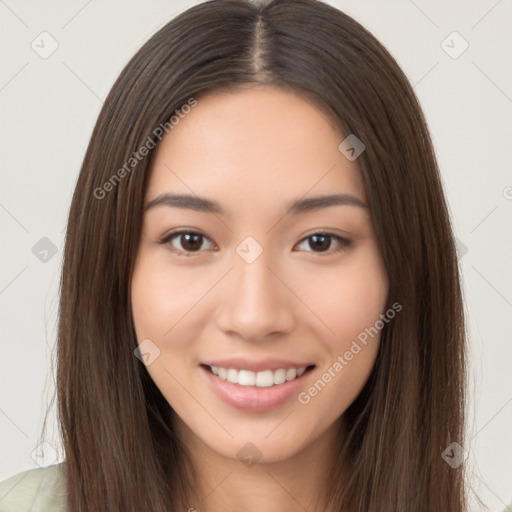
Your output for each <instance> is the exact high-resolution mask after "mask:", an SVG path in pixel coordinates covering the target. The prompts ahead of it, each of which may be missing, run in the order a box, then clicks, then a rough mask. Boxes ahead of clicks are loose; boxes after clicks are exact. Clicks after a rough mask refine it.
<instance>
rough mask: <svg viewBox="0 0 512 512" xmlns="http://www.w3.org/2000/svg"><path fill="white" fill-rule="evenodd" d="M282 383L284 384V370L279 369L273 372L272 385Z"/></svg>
mask: <svg viewBox="0 0 512 512" xmlns="http://www.w3.org/2000/svg"><path fill="white" fill-rule="evenodd" d="M283 382H286V370H284V369H283V368H281V369H280V370H276V371H275V372H274V384H282V383H283Z"/></svg>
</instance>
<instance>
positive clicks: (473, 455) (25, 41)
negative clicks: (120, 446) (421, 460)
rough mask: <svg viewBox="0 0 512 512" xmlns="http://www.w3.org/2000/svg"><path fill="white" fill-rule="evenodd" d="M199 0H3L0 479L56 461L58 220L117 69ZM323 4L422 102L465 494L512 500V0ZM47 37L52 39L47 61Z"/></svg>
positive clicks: (62, 219)
mask: <svg viewBox="0 0 512 512" xmlns="http://www.w3.org/2000/svg"><path fill="white" fill-rule="evenodd" d="M195 3H198V2H193V1H191V0H190V1H187V2H186V1H169V0H167V1H164V0H152V1H148V2H142V1H134V0H131V1H120V0H104V1H102V2H100V1H98V0H90V1H85V0H72V1H66V2H65V1H64V0H60V1H57V0H49V1H45V2H39V1H36V0H26V1H15V0H0V22H1V28H2V29H1V30H0V55H1V63H0V108H1V122H0V129H1V137H0V141H1V155H2V161H1V176H2V187H1V189H0V225H1V230H2V249H1V253H0V254H1V261H0V306H1V319H2V336H1V361H0V378H1V381H0V431H1V436H0V461H1V466H0V480H4V479H5V478H7V477H9V476H11V475H13V474H15V473H17V472H20V471H23V470H25V469H29V468H32V467H38V464H41V465H44V464H50V463H53V462H55V461H56V460H62V449H61V446H60V443H59V436H58V430H57V429H56V422H55V408H52V409H51V414H50V416H49V420H50V424H49V431H48V435H47V436H46V438H45V440H46V442H48V443H49V444H48V445H47V446H46V449H45V450H44V452H45V453H44V457H42V458H41V456H40V454H39V452H40V450H36V451H35V452H34V450H35V449H36V446H37V444H38V438H39V434H40V429H41V427H42V419H43V412H44V411H45V409H46V408H47V407H48V406H49V403H50V398H51V396H52V394H53V390H54V385H53V383H54V376H53V375H54V373H53V369H52V352H51V351H52V349H53V347H54V345H55V333H56V319H57V304H58V302H57V300H58V286H59V278H60V270H61V259H62V250H63V241H64V240H63V235H64V231H63V230H64V227H65V224H66V216H67V211H68V208H69V204H70V199H71V195H72V192H73V188H74V184H75V180H76V178H77V175H78V171H79V168H80V164H81V160H82V158H83V155H84V151H85V149H86V146H87V143H88V140H89V137H90V134H91V132H92V128H93V126H94V123H95V121H96V118H97V115H98V113H99V110H100V107H101V105H102V100H103V99H104V98H105V97H106V95H107V93H108V91H109V89H110V87H111V85H112V84H113V81H114V80H115V78H116V77H117V75H118V74H119V72H120V71H121V69H122V67H123V66H124V65H125V64H126V62H127V61H128V59H129V58H130V57H131V56H132V55H133V54H134V53H135V51H136V50H137V49H138V48H139V47H140V46H141V45H142V44H143V42H145V41H146V40H147V39H148V38H149V37H150V36H151V35H152V34H153V33H154V32H155V31H156V30H157V29H158V28H159V27H160V26H162V25H163V24H165V23H166V22H167V21H169V20H170V19H171V18H172V17H173V16H174V15H176V14H177V13H179V12H181V11H182V10H184V9H185V8H186V7H189V6H191V5H193V4H195ZM329 3H331V4H332V5H334V6H336V7H338V8H340V9H342V10H343V11H345V12H346V13H347V14H349V15H351V16H353V17H355V18H356V19H357V20H358V21H359V22H361V23H362V24H363V25H364V26H365V27H367V28H368V29H369V30H370V31H372V32H373V33H374V34H375V35H376V36H377V38H378V39H379V40H380V41H381V42H382V43H383V44H384V45H385V46H386V47H387V48H388V49H389V51H390V52H391V53H392V54H393V55H394V57H395V58H396V59H397V61H398V63H399V64H400V65H401V66H402V68H403V70H404V71H405V73H406V74H407V76H408V77H409V79H410V81H411V83H412V84H413V85H414V88H415V91H416V94H417V95H418V97H419V99H420V102H421V104H422V106H423V108H424V111H425V114H426V117H427V120H428V123H429V127H430V130H431V133H432V137H433V140H434V144H435V149H436V153H437V156H438V159H439V164H440V167H441V170H442V175H443V180H444V184H445V190H446V194H447V197H448V200H449V203H450V207H451V210H452V214H453V220H454V224H455V227H456V235H457V238H458V239H459V241H460V242H459V249H460V264H461V268H462V272H463V278H464V286H465V294H466V309H467V313H468V318H469V328H470V342H471V354H470V357H471V360H470V364H471V371H472V374H471V384H470V390H469V391H470V399H471V403H470V410H469V429H470V430H469V431H470V434H469V438H470V439H469V440H468V443H467V444H466V445H465V446H464V448H465V449H466V450H467V457H468V460H469V462H470V474H471V487H472V490H473V492H472V495H473V496H475V495H478V496H479V497H480V499H481V500H482V501H483V502H484V503H485V504H486V505H487V506H488V510H502V509H503V508H504V507H505V505H506V504H507V503H509V502H512V437H511V435H510V432H511V431H512V403H511V402H512V385H511V384H512V377H511V374H512V372H511V371H510V366H511V360H512V343H511V336H510V332H511V328H512V315H511V313H512V287H511V276H512V270H511V265H510V254H511V248H512V247H511V245H512V240H511V237H510V231H511V230H510V228H511V224H512V223H511V222H510V220H511V214H512V173H511V163H512V152H511V151H510V146H511V141H512V124H511V122H510V121H511V113H512V67H511V66H510V63H511V62H512V30H511V28H512V27H511V20H512V1H511V0H500V1H496V0H480V1H451V2H445V1H441V0H435V1H433V0H431V1H427V0H415V1H412V0H394V1H382V0H381V1H377V0H372V1H369V0H364V1H361V0H359V1H357V0H336V1H331V2H329ZM42 32H48V33H49V34H50V35H49V36H48V35H40V34H41V33H42ZM453 32H457V34H453ZM53 40H55V41H56V43H54V42H53ZM41 41H43V42H41ZM33 42H34V43H33ZM32 44H33V45H34V46H35V48H37V49H38V51H39V53H37V52H36V51H35V50H34V49H33V48H32V46H31V45H32ZM52 44H58V47H57V49H56V50H55V51H54V53H53V54H51V55H50V56H47V58H42V56H41V55H40V53H41V52H44V51H49V50H51V45H52ZM466 45H468V47H467V49H466V50H465V51H463V52H462V50H464V48H465V46H466ZM461 52H462V53H461ZM459 53H460V55H459ZM44 237H46V238H48V239H49V240H50V241H51V243H52V244H53V245H54V246H55V249H56V254H55V255H52V253H51V251H50V252H49V253H47V254H45V253H42V252H41V247H42V246H40V245H36V244H43V245H44V244H48V241H43V242H40V240H41V239H42V238H44ZM34 246H35V247H36V248H35V249H33V248H34ZM45 258H46V260H47V261H42V260H41V259H43V260H44V259H45ZM473 507H474V508H473V509H474V510H480V508H479V507H478V506H477V504H476V503H475V504H474V506H473Z"/></svg>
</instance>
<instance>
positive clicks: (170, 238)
mask: <svg viewBox="0 0 512 512" xmlns="http://www.w3.org/2000/svg"><path fill="white" fill-rule="evenodd" d="M205 241H209V242H211V240H210V239H209V238H207V237H206V236H205V235H203V234H202V233H197V232H195V231H178V232H174V233H169V234H168V235H166V236H165V237H164V238H163V239H162V240H160V242H159V243H161V244H167V245H169V246H170V249H171V250H172V251H174V252H177V253H178V254H184V255H186V256H191V255H192V254H193V253H195V252H201V248H203V246H204V242H205ZM212 245H213V244H212Z"/></svg>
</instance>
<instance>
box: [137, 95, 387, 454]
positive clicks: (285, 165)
mask: <svg viewBox="0 0 512 512" xmlns="http://www.w3.org/2000/svg"><path fill="white" fill-rule="evenodd" d="M344 139H345V135H343V134H342V133H341V132H340V131H339V130H338V129H337V128H336V127H335V126H334V125H333V124H332V123H331V122H330V121H329V120H328V118H327V117H326V116H325V115H324V114H323V113H322V112H321V111H320V110H319V109H318V108H316V107H315V106H313V104H312V103H310V102H308V101H306V100H305V99H303V98H302V97H300V96H298V95H296V94H294V93H292V92H287V91H283V90H278V89H274V88H269V87H253V88H246V89H243V90H241V91H237V92H229V93H226V92H224V93H220V92H218V93H210V94H209V95H207V96H204V97H201V98H199V99H198V104H197V106H195V108H193V109H192V110H191V112H190V113H188V114H187V115H186V116H184V117H183V118H182V119H181V120H180V122H179V124H177V125H175V126H174V128H173V130H172V131H170V132H169V134H168V135H167V136H166V138H164V139H163V140H162V141H161V142H160V144H159V145H158V146H157V148H156V149H155V153H154V155H153V157H152V162H151V169H150V176H149V182H148V188H147V193H146V197H145V204H146V209H145V211H144V218H143V231H142V235H141V239H140V244H139V247H138V254H137V258H136V264H135V267H134V272H133V276H132V288H131V294H132V297H131V299H132V308H133V309H132V313H133V320H134V324H135V330H136V335H137V339H138V342H139V344H142V345H141V352H143V353H146V354H147V356H146V361H145V364H146V368H147V371H148V372H149V374H150V376H151V378H152V379H153V381H154V382H155V384H156V385H157V386H158V388H159V389H160V391H161V392H162V394H163V395H164V397H165V398H166V399H167V401H168V402H169V404H170V405H171V406H172V408H173V410H174V412H175V413H176V415H177V420H178V422H179V425H180V428H181V432H182V433H183V435H184V436H186V437H187V438H188V439H195V440H200V441H202V443H204V444H203V446H204V445H206V446H207V447H208V448H209V449H211V450H213V451H215V452H216V453H217V454H218V455H221V456H223V457H228V458H230V459H236V458H241V457H243V456H245V455H249V456H253V457H258V458H259V457H261V459H260V461H261V462H264V461H277V460H281V461H282V460H285V459H287V458H290V457H292V456H293V455H296V454H299V452H301V451H302V450H305V449H306V448H308V447H309V446H311V445H312V443H314V442H319V441H320V440H322V439H323V438H325V437H326V436H328V435H329V433H332V432H333V429H334V428H335V427H336V425H338V423H339V421H341V420H342V415H343V413H344V411H345V410H346V409H347V407H348V406H349V405H350V404H351V403H352V402H353V401H354V400H355V398H356V397H357V395H358V394H359V392H360V391H361V389H362V388H363V386H364V384H365V382H366V381H367V379H368V377H369V374H370V372H371V369H372V367H373V364H374V362H375V358H376V355H377V351H378V346H379V337H380V331H379V329H378V327H379V326H381V324H382V323H383V322H382V321H381V320H380V319H381V318H382V316H381V314H383V313H384V306H385V301H386V296H387V291H388V282H387V276H386V271H385V268H384V265H383V261H382V258H381V254H380V252H379V249H378V245H377V242H376V238H375V234H374V230H373V225H372V220H371V216H370V212H369V210H368V208H367V206H366V196H365V190H364V186H363V180H362V177H361V175H360V171H359V169H358V166H357V160H354V161H351V160H349V159H347V158H346V157H345V155H344V154H342V153H341V152H340V150H339V149H338V146H339V145H340V143H341V142H342V141H343V140H344ZM333 195H337V196H339V197H338V198H334V199H332V198H331V199H330V200H328V201H324V202H321V201H315V200H314V198H322V197H323V198H325V196H333ZM175 196H186V197H181V198H176V197H175ZM208 201H210V202H211V203H209V202H208ZM376 326H377V327H376ZM372 329H373V330H372ZM376 331H378V332H376ZM369 332H370V333H372V334H371V335H369ZM363 340H364V341H363ZM247 443H251V444H250V445H249V444H247ZM241 449H242V451H241V452H240V450H241ZM244 450H245V451H244ZM245 452H247V453H245Z"/></svg>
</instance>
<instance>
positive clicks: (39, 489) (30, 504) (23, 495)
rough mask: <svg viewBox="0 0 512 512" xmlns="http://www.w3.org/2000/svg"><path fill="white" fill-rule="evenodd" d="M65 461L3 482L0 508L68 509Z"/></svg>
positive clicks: (29, 511)
mask: <svg viewBox="0 0 512 512" xmlns="http://www.w3.org/2000/svg"><path fill="white" fill-rule="evenodd" d="M64 471H65V462H61V463H60V464H54V465H52V466H48V467H46V468H37V469H29V470H28V471H23V472H22V473H18V474H16V475H14V476H11V477H10V478H8V479H7V480H4V481H3V482H0V512H65V511H66V482H65V474H64Z"/></svg>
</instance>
